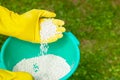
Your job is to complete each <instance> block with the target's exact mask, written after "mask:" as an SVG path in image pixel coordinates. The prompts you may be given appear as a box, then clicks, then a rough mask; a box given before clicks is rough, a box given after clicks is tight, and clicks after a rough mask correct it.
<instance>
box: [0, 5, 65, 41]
mask: <svg viewBox="0 0 120 80" xmlns="http://www.w3.org/2000/svg"><path fill="white" fill-rule="evenodd" d="M55 16H56V14H55V13H53V12H49V11H46V10H38V9H32V10H30V11H28V12H26V13H24V14H21V15H19V14H17V13H14V12H12V11H9V10H8V9H6V8H4V7H2V6H0V34H3V35H7V36H12V37H16V38H19V39H21V40H25V41H29V42H34V43H40V42H41V41H40V20H41V19H43V17H46V18H51V17H55ZM53 23H55V24H56V25H57V26H58V27H57V29H58V30H57V31H59V32H64V31H65V29H64V28H63V27H59V26H62V25H64V22H63V21H62V20H58V19H53ZM61 37H62V34H59V35H57V36H55V37H53V38H52V39H50V40H49V41H48V43H49V42H53V41H56V40H57V39H59V38H61Z"/></svg>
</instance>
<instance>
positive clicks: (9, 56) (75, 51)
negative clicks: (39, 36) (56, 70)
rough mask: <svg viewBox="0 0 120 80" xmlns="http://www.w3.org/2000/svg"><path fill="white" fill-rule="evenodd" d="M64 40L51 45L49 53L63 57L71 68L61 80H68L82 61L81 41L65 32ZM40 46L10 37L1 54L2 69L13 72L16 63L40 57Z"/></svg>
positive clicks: (0, 65) (0, 64)
mask: <svg viewBox="0 0 120 80" xmlns="http://www.w3.org/2000/svg"><path fill="white" fill-rule="evenodd" d="M63 35H64V36H63V38H61V39H59V40H57V41H56V42H53V43H50V44H49V50H48V53H50V54H54V55H57V56H61V57H63V58H64V59H66V61H67V62H68V64H69V65H70V66H71V71H70V72H69V73H68V74H67V75H65V76H64V77H63V78H61V79H60V80H66V79H68V78H69V77H70V76H71V75H72V74H73V73H74V72H75V70H76V69H77V66H78V64H79V61H80V50H79V47H78V46H79V41H78V40H77V39H76V37H75V36H74V35H73V34H72V33H71V32H65V33H64V34H63ZM39 52H40V44H35V43H30V42H26V41H22V40H19V39H16V38H12V37H9V38H8V39H7V40H6V41H5V43H4V44H3V47H2V49H1V53H0V68H2V69H7V70H12V69H13V67H14V66H15V64H16V63H18V62H19V61H21V60H22V59H24V58H32V57H35V56H38V54H39Z"/></svg>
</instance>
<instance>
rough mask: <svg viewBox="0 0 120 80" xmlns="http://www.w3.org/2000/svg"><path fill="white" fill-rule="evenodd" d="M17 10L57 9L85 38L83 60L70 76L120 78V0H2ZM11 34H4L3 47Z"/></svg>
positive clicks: (97, 79)
mask: <svg viewBox="0 0 120 80" xmlns="http://www.w3.org/2000/svg"><path fill="white" fill-rule="evenodd" d="M0 5H2V6H4V7H7V8H8V9H10V10H12V11H15V12H17V13H24V12H26V11H28V10H30V9H33V8H37V9H46V10H50V11H54V12H55V13H56V14H57V17H56V18H59V19H62V20H64V21H65V23H66V24H65V28H66V29H67V31H71V32H72V33H73V34H74V35H75V36H76V37H77V38H78V40H79V41H80V42H81V45H80V49H81V61H80V65H79V67H78V69H77V70H76V72H75V73H74V74H73V75H72V76H71V77H70V79H69V80H120V49H119V48H120V0H0ZM6 38H7V37H6V36H3V35H0V47H1V46H2V44H3V42H4V41H5V39H6Z"/></svg>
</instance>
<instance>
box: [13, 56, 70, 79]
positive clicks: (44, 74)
mask: <svg viewBox="0 0 120 80" xmlns="http://www.w3.org/2000/svg"><path fill="white" fill-rule="evenodd" d="M13 71H25V72H29V73H31V74H32V75H33V77H34V79H35V80H59V79H60V78H62V77H63V76H65V75H66V74H67V73H68V72H69V71H70V66H69V65H68V63H67V62H66V60H65V59H63V58H62V57H59V56H56V55H53V54H48V55H43V56H39V57H34V58H30V59H23V60H21V61H20V62H19V63H17V64H16V65H15V66H14V68H13Z"/></svg>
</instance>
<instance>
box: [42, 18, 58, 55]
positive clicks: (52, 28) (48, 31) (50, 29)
mask: <svg viewBox="0 0 120 80" xmlns="http://www.w3.org/2000/svg"><path fill="white" fill-rule="evenodd" d="M56 27H57V26H56V25H55V24H54V23H53V21H52V19H45V21H44V22H42V23H41V24H40V28H41V30H40V38H41V46H40V51H41V52H40V54H41V55H45V54H46V53H47V51H48V48H49V46H48V44H47V40H48V39H50V38H51V37H54V36H55V35H56V34H58V33H57V28H56Z"/></svg>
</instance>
